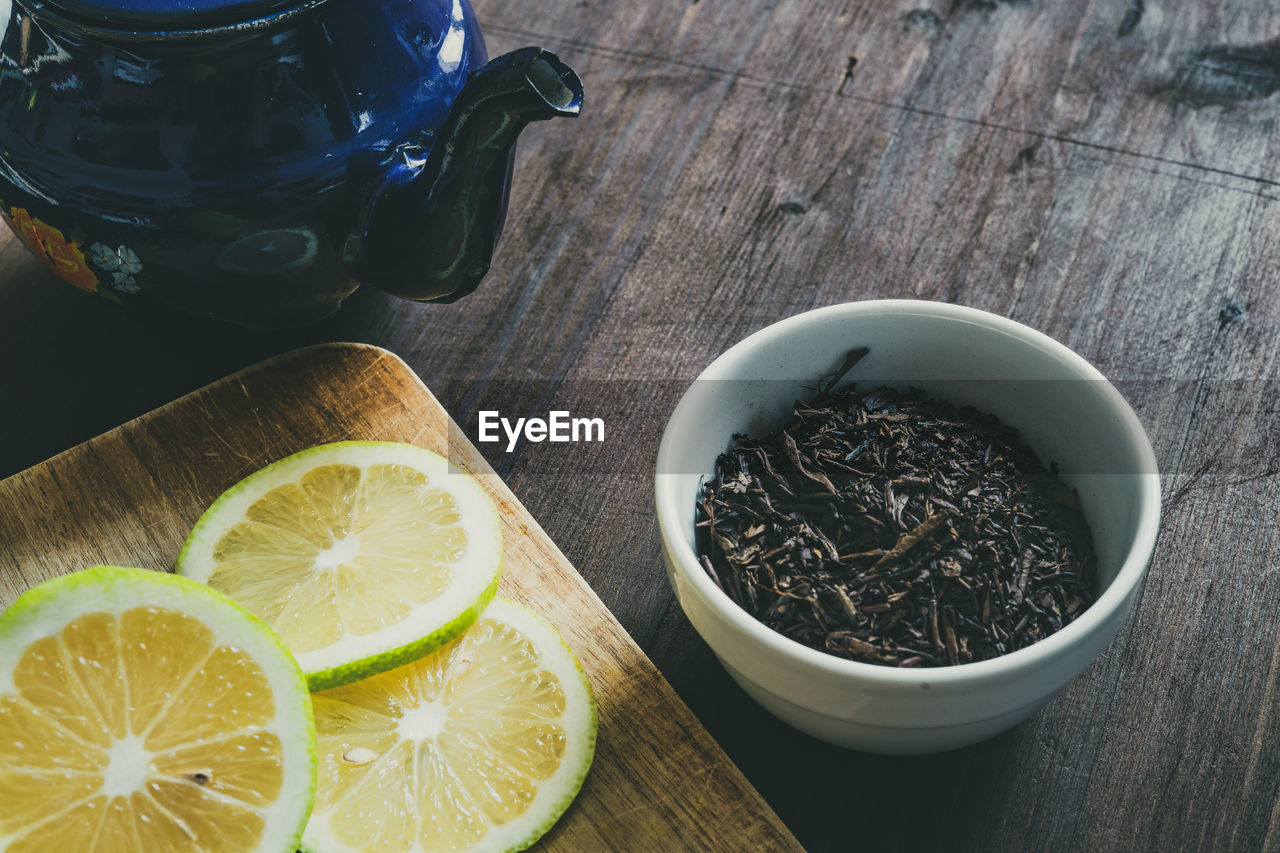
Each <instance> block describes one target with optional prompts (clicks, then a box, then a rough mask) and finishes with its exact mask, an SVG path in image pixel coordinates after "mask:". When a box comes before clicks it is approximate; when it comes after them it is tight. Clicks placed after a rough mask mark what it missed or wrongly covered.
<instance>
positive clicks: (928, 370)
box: [655, 300, 1160, 753]
mask: <svg viewBox="0 0 1280 853" xmlns="http://www.w3.org/2000/svg"><path fill="white" fill-rule="evenodd" d="M863 346H865V347H869V348H870V354H869V355H867V357H866V358H864V359H863V360H862V361H861V362H859V363H858V365H857V366H856V367H855V368H854V369H853V370H852V371H851V372H850V373H849V375H848V376H847V377H846V379H847V380H852V381H856V382H857V383H858V384H859V386H860V387H863V388H870V387H874V386H875V385H878V384H882V383H883V384H888V385H892V386H896V387H900V388H905V387H908V386H915V387H920V388H923V389H925V390H926V391H927V392H930V393H931V394H933V395H935V396H937V397H940V398H942V399H946V400H949V401H950V402H953V403H956V404H969V405H972V406H975V407H977V408H978V409H980V410H982V411H986V412H990V413H991V414H994V415H996V416H997V417H998V418H1000V420H1002V421H1004V422H1005V423H1006V424H1008V425H1010V426H1012V427H1015V428H1016V429H1018V430H1019V432H1020V433H1021V436H1022V439H1023V440H1024V441H1025V442H1026V443H1027V444H1028V445H1030V446H1031V448H1032V449H1033V450H1035V451H1036V454H1037V455H1038V456H1039V457H1040V460H1041V462H1043V463H1044V464H1045V465H1048V464H1049V463H1050V462H1051V461H1053V462H1056V463H1057V464H1058V465H1059V467H1060V470H1061V472H1062V478H1063V479H1064V480H1065V481H1066V482H1067V483H1068V484H1070V485H1071V486H1073V487H1075V488H1076V489H1077V491H1078V492H1079V495H1080V501H1081V507H1082V509H1083V511H1084V514H1085V517H1086V519H1087V520H1088V522H1089V526H1090V528H1091V529H1092V532H1093V538H1094V546H1095V549H1096V552H1097V557H1098V590H1097V591H1098V593H1099V595H1098V598H1097V601H1095V602H1094V604H1093V605H1092V606H1090V607H1089V608H1088V609H1087V610H1086V611H1085V612H1084V613H1083V614H1081V615H1080V616H1079V617H1078V618H1077V619H1076V620H1075V621H1074V622H1072V623H1071V624H1070V625H1068V626H1066V627H1065V628H1063V629H1062V630H1060V631H1058V632H1057V633H1055V634H1053V635H1051V636H1049V637H1047V638H1045V639H1044V640H1041V641H1040V642H1038V643H1035V644H1034V645H1032V646H1030V647H1028V648H1025V649H1020V650H1018V651H1016V652H1013V653H1011V654H1007V655H1004V656H1002V657H999V658H995V659H993V660H986V661H979V662H977V663H967V664H960V665H958V666H949V667H934V668H927V669H896V668H892V667H883V666H876V665H874V664H867V663H859V662H856V661H849V660H844V659H843V658H838V657H835V656H833V655H828V654H826V653H824V652H820V651H817V650H815V649H811V648H808V647H807V646H804V645H801V644H800V643H797V642H795V641H793V640H790V639H787V638H786V637H784V636H782V635H781V634H778V633H776V632H774V631H772V630H771V629H769V628H767V627H765V626H764V625H763V624H761V623H760V622H757V621H756V620H755V619H753V618H752V617H751V616H749V615H748V614H747V613H746V612H745V611H743V610H742V609H741V608H739V607H738V606H737V605H736V604H735V603H734V602H733V601H732V600H731V599H730V598H729V597H728V596H727V595H726V594H725V593H724V592H723V591H722V590H721V589H720V588H719V587H718V586H717V585H716V584H715V583H714V582H712V580H711V579H710V578H709V577H708V576H707V574H706V573H705V572H704V570H703V569H702V568H701V567H700V566H699V564H698V561H697V557H696V556H695V553H694V546H693V532H694V529H693V522H694V506H695V499H696V497H697V494H698V489H699V484H700V482H701V481H703V480H704V479H709V478H710V477H711V476H712V474H713V472H714V470H715V469H714V463H715V459H716V457H717V456H718V455H719V454H720V453H722V452H723V451H724V450H725V449H726V448H727V447H728V445H729V443H730V438H731V436H732V435H733V434H734V433H739V432H746V433H749V434H751V435H753V436H758V435H764V434H767V433H768V432H770V431H772V430H773V429H776V428H777V427H779V426H780V425H781V424H782V423H783V422H784V421H785V420H786V418H787V417H788V415H789V414H790V410H791V405H792V403H793V402H794V401H795V400H797V399H807V398H808V397H810V396H812V393H813V391H812V389H813V387H814V384H815V382H816V380H817V379H818V378H819V377H821V376H823V375H824V374H829V373H831V372H832V371H833V370H835V369H836V368H837V367H838V366H839V365H840V364H841V362H842V360H843V357H844V355H845V353H846V352H848V351H849V350H851V349H854V348H856V347H863ZM655 487H656V502H657V512H658V526H659V529H660V531H661V535H662V545H663V554H664V557H665V559H666V564H667V575H668V577H669V578H670V580H671V586H672V588H673V589H674V590H675V594H676V598H677V599H678V600H679V602H680V606H681V607H682V608H684V612H685V614H686V615H687V616H688V617H689V621H690V622H692V623H693V626H694V628H696V629H697V631H698V633H699V634H701V635H702V637H703V639H705V640H706V641H707V644H708V645H710V647H711V649H712V651H714V652H715V654H716V656H717V657H718V658H719V659H720V661H721V663H723V664H724V667H725V669H726V670H728V672H729V674H730V675H731V676H733V678H734V680H735V681H737V682H738V683H739V684H740V685H742V687H743V689H744V690H746V691H747V693H748V694H750V695H751V696H752V697H753V698H754V699H755V700H756V701H757V702H759V703H760V704H761V705H763V706H764V707H765V708H767V709H768V710H769V711H770V712H772V713H773V714H774V715H775V716H777V717H779V718H780V719H782V720H784V721H785V722H787V723H789V724H791V725H792V726H795V727H796V728H798V729H800V730H802V731H805V732H808V733H809V734H811V735H814V736H816V737H819V738H822V739H823V740H826V741H829V742H831V743H834V744H838V745H840V746H846V747H852V748H855V749H862V750H868V751H872V752H887V753H921V752H936V751H940V750H944V749H952V748H955V747H960V746H964V745H966V744H970V743H974V742H976V741H979V740H983V739H984V738H988V737H991V736H992V735H995V734H997V733H999V732H1001V731H1003V730H1005V729H1007V728H1010V727H1011V726H1013V725H1015V724H1016V723H1018V722H1021V721H1022V720H1024V719H1025V718H1027V717H1028V716H1030V715H1031V714H1032V713H1033V712H1034V711H1035V710H1036V709H1037V708H1039V707H1040V706H1042V705H1044V704H1045V703H1046V702H1048V701H1049V699H1050V698H1052V697H1053V695H1054V694H1055V693H1056V692H1057V691H1058V690H1060V689H1062V687H1063V686H1065V685H1066V684H1067V682H1069V681H1070V680H1071V679H1072V678H1074V677H1075V676H1076V675H1078V674H1079V673H1080V672H1081V671H1083V670H1084V669H1085V667H1087V666H1088V665H1089V664H1090V663H1091V662H1092V661H1093V659H1094V658H1096V657H1097V656H1098V654H1099V653H1100V652H1101V651H1102V650H1103V649H1104V648H1105V647H1106V646H1107V644H1108V643H1109V642H1110V641H1111V639H1112V638H1113V637H1114V636H1115V634H1116V631H1117V630H1118V629H1119V627H1120V625H1121V623H1122V622H1123V620H1124V618H1125V615H1126V614H1127V612H1128V610H1129V606H1130V604H1131V603H1132V601H1133V597H1134V594H1135V592H1136V591H1137V590H1138V587H1139V585H1140V583H1141V581H1142V578H1143V575H1144V574H1145V573H1146V567H1147V561H1148V560H1149V559H1150V557H1151V550H1152V548H1153V547H1154V545H1155V536H1156V528H1157V525H1158V522H1159V514H1160V480H1159V475H1158V473H1157V471H1156V462H1155V456H1154V455H1153V454H1152V452H1151V444H1150V442H1149V441H1148V440H1147V436H1146V434H1145V433H1144V432H1143V429H1142V425H1141V424H1140V423H1139V422H1138V418H1137V416H1136V415H1134V413H1133V410H1132V409H1131V408H1129V405H1128V404H1127V403H1126V402H1125V401H1124V399H1123V398H1122V397H1121V396H1120V394H1119V392H1118V391H1116V389H1115V388H1114V387H1113V386H1112V385H1111V384H1110V383H1109V382H1107V381H1106V379H1104V378H1103V376H1102V374H1101V373H1099V372H1098V371H1097V370H1096V369H1095V368H1094V367H1093V366H1092V365H1090V364H1089V363H1088V362H1086V361H1085V360H1084V359H1083V358H1081V357H1080V356H1078V355H1076V354H1075V353H1073V352H1072V351H1071V350H1069V349H1067V348H1066V347H1064V346H1062V345H1061V344H1059V343H1057V342H1056V341H1054V340H1052V339H1051V338H1048V337H1046V336H1045V335H1042V334H1040V333H1039V332H1036V331H1034V330H1032V329H1029V328H1027V327H1026V326H1023V325H1021V324H1019V323H1015V322H1013V321H1011V320H1007V319H1005V318H1003V317H998V316H996V315H994V314H988V313H986V312H984V311H976V310H974V309H971V308H962V307H959V306H955V305H947V304H943V303H936V302H918V301H909V300H885V301H871V302H854V303H849V304H845V305H835V306H832V307H829V308H821V309H818V310H816V311H810V312H808V313H805V314H801V315H799V316H796V317H791V318H789V319H787V320H783V321H782V322H780V323H776V324H775V325H772V326H769V327H768V328H765V329H763V330H761V331H759V332H757V333H756V334H754V335H752V336H751V337H749V338H747V339H746V340H744V341H742V342H741V343H739V344H738V345H737V346H735V347H733V348H732V349H730V350H729V351H728V352H726V353H725V354H724V355H722V356H720V357H719V358H718V359H716V360H715V361H714V362H712V364H711V366H710V367H708V368H707V369H706V370H705V371H704V372H703V373H702V375H701V376H700V377H699V378H698V380H697V381H695V382H694V384H693V385H692V387H690V389H689V390H688V391H687V392H686V393H685V395H684V397H683V398H682V399H681V400H680V403H679V405H678V406H677V407H676V409H675V412H674V413H673V414H672V416H671V420H670V421H669V422H668V424H667V429H666V432H665V434H664V435H663V438H662V445H661V447H660V448H659V451H658V468H657V476H656V484H655Z"/></svg>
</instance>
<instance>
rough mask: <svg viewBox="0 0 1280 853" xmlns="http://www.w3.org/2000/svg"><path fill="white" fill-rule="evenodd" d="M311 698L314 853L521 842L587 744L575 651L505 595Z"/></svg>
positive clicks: (565, 802)
mask: <svg viewBox="0 0 1280 853" xmlns="http://www.w3.org/2000/svg"><path fill="white" fill-rule="evenodd" d="M312 703H313V704H314V707H315V716H316V733H317V743H318V744H319V752H320V773H319V779H318V781H317V788H316V806H315V811H314V812H313V813H312V816H311V820H310V821H309V822H308V824H307V829H306V832H305V834H304V835H303V846H304V847H305V848H307V849H308V850H310V851H311V853H372V851H390V850H394V851H398V853H426V851H445V850H449V851H473V852H474V853H479V851H507V850H521V849H524V848H525V847H527V846H528V845H530V844H532V843H533V842H534V841H536V840H537V839H538V838H539V837H541V836H542V834H543V833H545V832H546V831H547V830H548V829H550V828H551V825H552V824H554V823H555V822H556V820H557V819H558V818H559V817H560V815H561V814H563V813H564V810H565V809H567V808H568V807H569V803H571V802H572V801H573V798H574V796H575V795H576V794H577V793H578V789H579V788H581V787H582V781H583V779H585V778H586V775H587V770H588V768H589V767H590V766H591V758H592V755H593V753H594V751H595V740H596V706H595V700H594V699H593V698H592V695H591V687H590V685H589V684H588V682H587V678H586V676H585V675H584V674H583V672H582V667H581V666H580V665H579V664H578V660H577V658H575V657H574V655H573V652H572V651H570V649H569V647H568V646H567V645H565V643H564V640H562V639H561V638H560V635H559V634H558V633H557V632H556V629H555V628H553V627H552V626H551V625H550V624H549V623H548V622H547V621H546V620H544V619H542V617H540V616H538V615H536V614H534V613H533V612H532V611H530V610H528V609H527V608H524V607H522V606H520V605H518V604H515V603H514V602H511V601H507V600H506V599H501V598H499V599H496V600H495V601H494V602H493V603H492V604H491V605H490V606H489V608H488V609H487V610H485V612H484V613H483V614H482V615H481V616H480V618H479V620H477V621H476V623H475V624H474V625H472V626H471V628H470V629H468V630H467V632H466V633H465V634H463V635H462V636H461V637H459V638H458V639H456V640H454V641H452V642H451V643H449V644H448V645H447V646H445V647H444V648H442V649H440V650H439V651H437V652H435V654H433V655H431V656H430V657H426V658H423V659H422V660H419V661H415V662H414V663H411V664H408V665H407V666H402V667H400V668H399V669H395V670H392V671H391V672H387V673H384V674H382V675H378V676H376V677H374V678H370V679H368V680H366V681H360V682H357V683H355V684H348V685H346V686H344V687H338V688H335V689H333V690H326V691H324V692H323V693H317V694H315V695H313V696H312Z"/></svg>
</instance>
